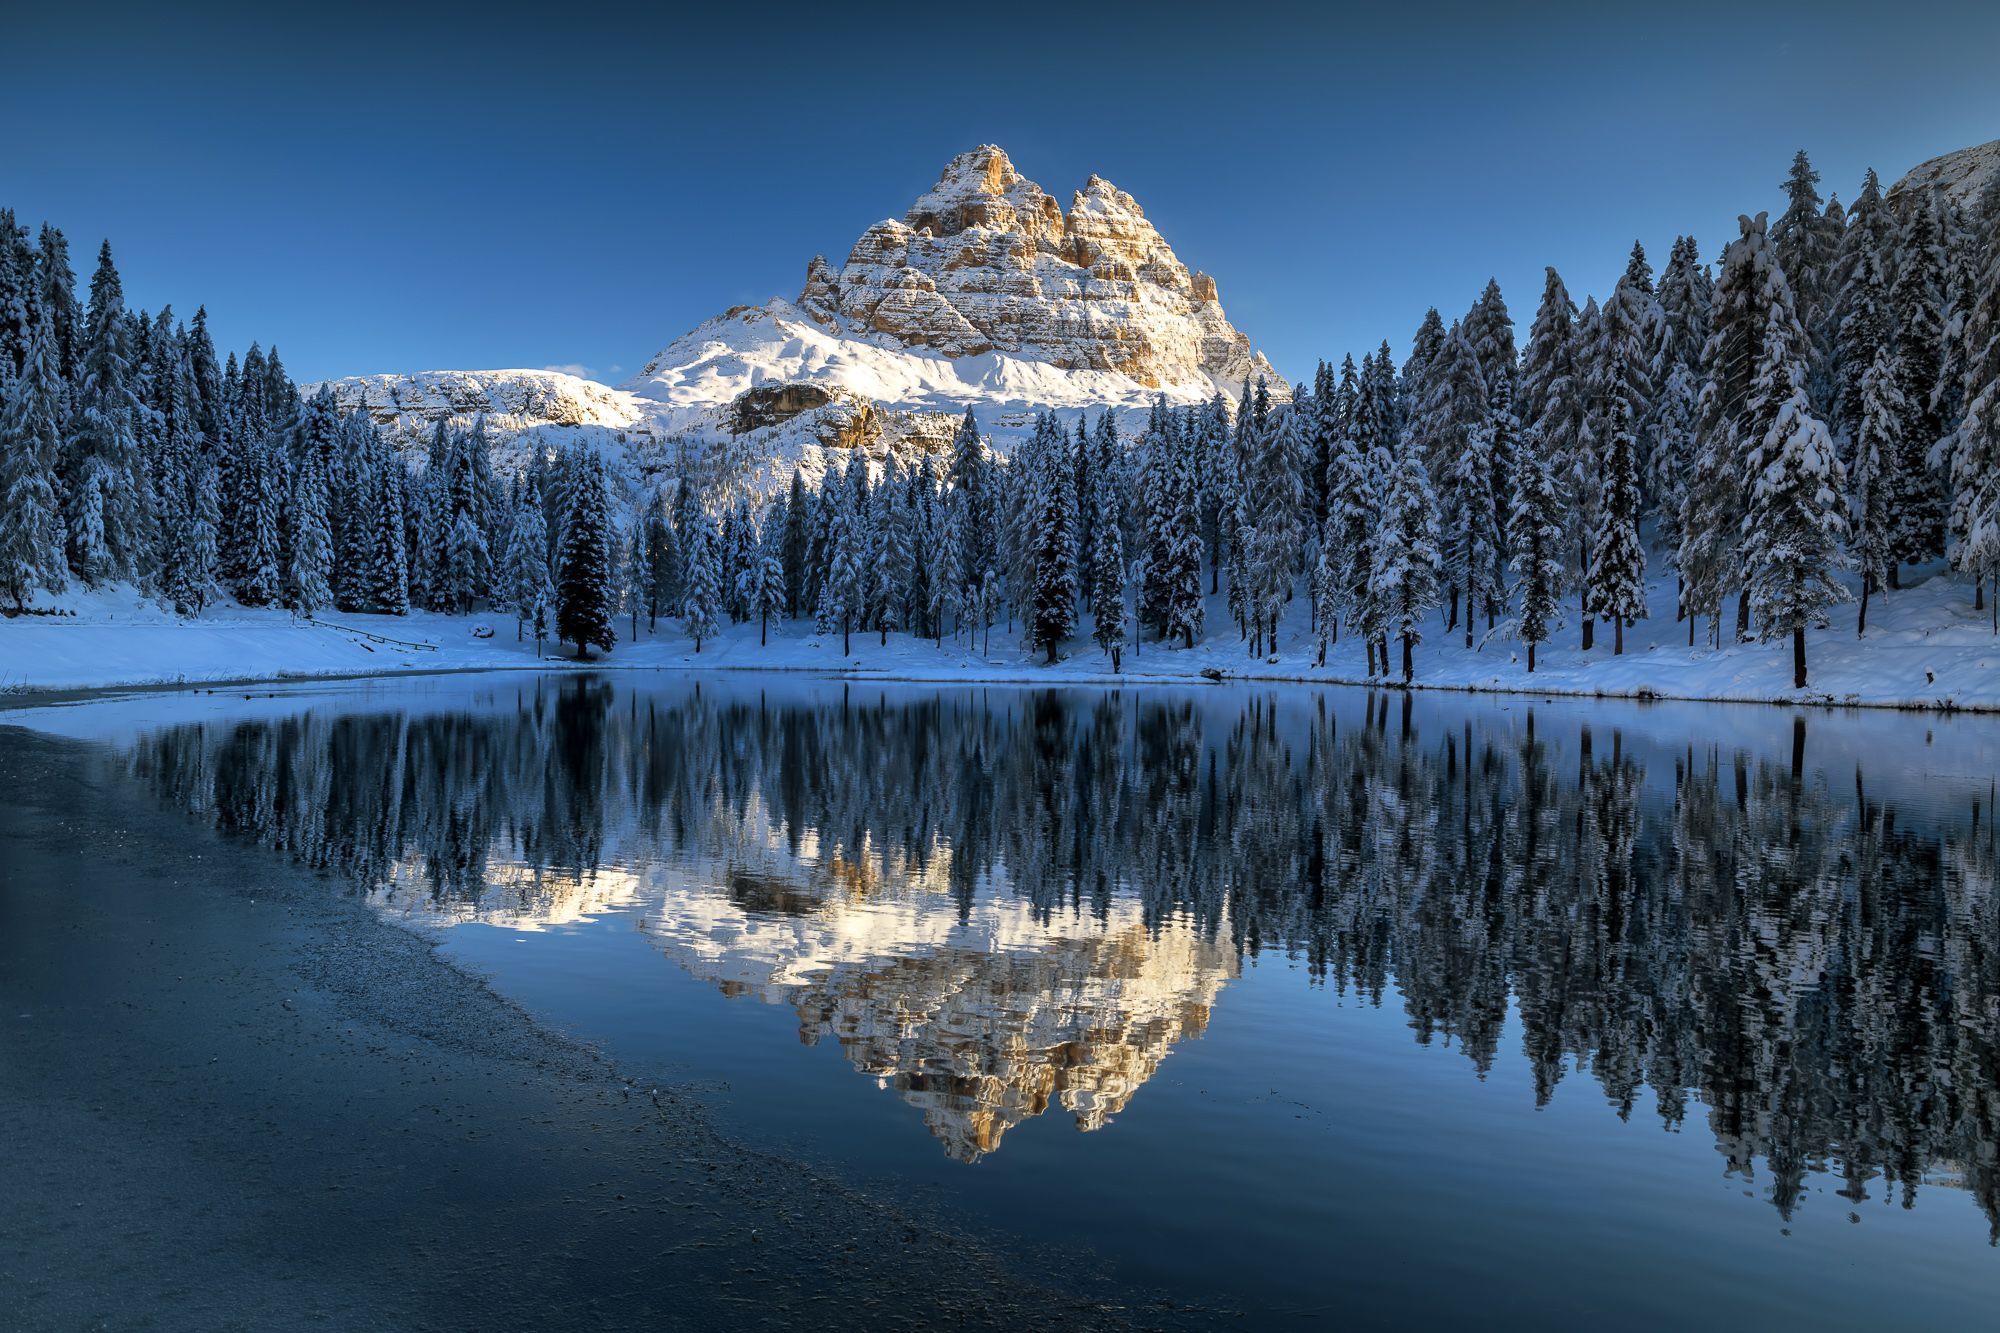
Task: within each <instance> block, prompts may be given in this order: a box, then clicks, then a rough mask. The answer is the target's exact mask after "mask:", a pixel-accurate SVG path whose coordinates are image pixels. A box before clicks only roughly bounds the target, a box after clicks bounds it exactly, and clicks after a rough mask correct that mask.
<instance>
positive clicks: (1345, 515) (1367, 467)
mask: <svg viewBox="0 0 2000 1333" xmlns="http://www.w3.org/2000/svg"><path fill="white" fill-rule="evenodd" d="M1350 364H1352V363H1351V361H1350ZM1352 424H1354V423H1353V422H1352V421H1350V425H1352ZM1326 492H1327V526H1326V536H1325V538H1324V540H1323V541H1322V542H1321V544H1320V545H1321V554H1322V556H1323V557H1325V558H1326V559H1327V560H1328V561H1329V562H1330V563H1331V564H1332V566H1333V570H1334V591H1333V602H1332V604H1331V605H1330V606H1326V605H1322V606H1321V607H1320V608H1319V609H1318V612H1317V615H1316V617H1315V618H1316V621H1317V623H1318V625H1319V632H1320V633H1321V634H1322V635H1324V636H1325V637H1326V639H1327V641H1328V642H1329V643H1337V642H1339V639H1340V617H1341V616H1343V615H1344V616H1347V617H1348V618H1349V619H1352V618H1353V617H1355V616H1357V615H1359V614H1360V612H1361V609H1362V607H1363V606H1364V605H1365V604H1366V603H1367V600H1368V587H1369V584H1370V583H1371V582H1372V581H1373V572H1372V564H1371V556H1372V554H1373V550H1374V545H1373V543H1374V534H1375V522H1376V495H1375V473H1374V469H1373V467H1372V466H1371V463H1370V460H1369V458H1368V455H1367V453H1366V452H1365V451H1364V450H1363V449H1362V447H1361V444H1360V443H1359V441H1357V440H1355V439H1354V438H1353V437H1352V436H1351V435H1350V436H1349V437H1348V438H1345V439H1342V440H1340V441H1339V442H1337V443H1336V444H1335V445H1334V448H1333V453H1332V455H1331V457H1329V458H1328V460H1327V483H1326ZM1371 653H1372V645H1371Z"/></svg>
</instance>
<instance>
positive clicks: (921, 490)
mask: <svg viewBox="0 0 2000 1333" xmlns="http://www.w3.org/2000/svg"><path fill="white" fill-rule="evenodd" d="M903 494H904V498H903V503H904V506H905V507H906V508H907V509H908V510H909V514H910V572H909V580H908V592H907V595H906V597H905V599H904V605H905V606H906V607H907V608H908V610H907V612H906V614H905V617H904V618H905V619H906V620H907V621H908V623H909V627H910V632H911V633H913V634H915V635H916V636H917V637H919V638H932V637H936V636H938V635H939V634H941V633H942V631H941V630H938V629H936V628H934V625H935V622H934V621H933V620H932V618H931V614H932V608H933V606H934V605H935V603H936V600H937V583H938V570H937V559H938V479H937V469H936V468H935V466H933V464H932V462H931V455H929V454H925V455H924V456H923V459H922V461H921V462H919V463H918V465H917V466H916V467H914V468H912V469H910V471H909V482H908V484H907V485H906V486H905V488H904V493H903Z"/></svg>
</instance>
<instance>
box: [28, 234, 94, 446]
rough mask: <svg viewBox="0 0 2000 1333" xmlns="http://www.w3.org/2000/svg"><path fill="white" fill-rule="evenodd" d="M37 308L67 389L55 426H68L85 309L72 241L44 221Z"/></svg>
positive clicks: (56, 371)
mask: <svg viewBox="0 0 2000 1333" xmlns="http://www.w3.org/2000/svg"><path fill="white" fill-rule="evenodd" d="M34 282H35V288H36V291H35V308H36V315H37V317H38V318H39V319H40V320H41V321H42V322H44V323H46V324H47V325H48V326H49V339H50V341H49V355H50V357H51V358H52V360H53V364H52V365H51V370H52V371H53V372H54V374H55V376H56V378H57V380H59V381H60V382H61V383H62V385H63V388H64V390H65V393H64V396H63V403H62V405H61V410H60V412H59V415H58V418H57V421H56V425H57V427H58V429H63V428H66V427H67V425H68V407H69V403H68V393H67V390H68V388H69V386H71V385H73V384H75V383H76V382H77V380H78V379H79V378H80V375H79V366H80V365H81V353H82V344H83V308H82V307H81V306H79V305H78V304H77V301H76V274H75V273H74V272H73V271H72V270H71V268H70V263H69V241H68V239H67V238H66V237H64V235H63V234H62V229H61V228H59V227H51V226H50V225H49V224H48V223H46V222H44V223H43V224H42V232H41V236H40V238H39V239H38V241H37V243H36V246H35V270H34Z"/></svg>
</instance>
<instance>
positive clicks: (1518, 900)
mask: <svg viewBox="0 0 2000 1333" xmlns="http://www.w3.org/2000/svg"><path fill="white" fill-rule="evenodd" d="M227 707H228V708H229V709H230V710H231V711H226V712H225V711H221V709H219V708H217V707H216V705H215V704H214V703H208V704H204V703H202V702H199V701H191V700H181V701H173V700H163V699H162V698H161V697H159V696H154V697H152V698H150V699H148V700H145V701H140V702H138V703H136V704H135V703H130V702H128V703H125V704H119V703H116V702H112V703H105V704H87V705H82V706H79V707H77V708H72V709H68V710H61V716H60V717H59V718H58V723H59V725H58V729H69V730H75V731H78V732H79V733H80V734H82V733H87V734H92V735H94V736H96V738H98V739H100V740H108V741H110V742H111V745H112V749H113V752H114V753H115V754H116V755H117V757H118V761H119V763H120V764H121V765H122V766H123V767H124V768H125V769H126V770H127V771H129V772H130V773H131V774H133V775H134V776H135V777H136V778H137V779H138V780H139V781H140V782H141V783H142V784H144V785H145V786H146V787H147V788H149V789H150V790H151V791H152V792H153V793H154V794H155V795H156V796H158V797H161V798H164V799H166V800H168V801H170V802H172V803H174V804H177V805H180V806H182V807H184V808H186V809H188V810H189V811H191V812H192V813H193V814H194V815H195V816H196V817H198V818H200V819H202V820H205V821H212V822H214V823H215V824H217V825H219V826H221V827H222V828H224V829H225V830H228V831H230V832H231V833H233V834H235V835H238V836H247V837H252V838H255V839H258V840H260V841H262V842H264V843H267V844H269V845H270V846H271V847H272V848H273V849H274V851H275V852H277V853H280V854H285V855H289V856H292V857H295V858H298V859H300V860H303V861H305V862H307V863H310V864H312V865H315V866H320V867H324V868H327V869H329V870H332V871H334V872H336V875H337V879H336V882H337V883H338V884H341V885H343V886H346V887H349V888H351V890H352V891H355V892H359V893H362V894H365V895H366V897H367V900H368V901H369V902H370V903H371V904H372V905H373V906H374V908H375V909H376V910H378V911H379V912H381V913H382V914H384V915H386V916H389V917H391V918H394V919H397V920H399V921H403V922H406V923H408V924H411V925H414V926H416V927H418V928H420V929H425V930H430V931H434V932H436V933H438V935H439V936H440V938H441V940H442V948H443V950H444V952H445V953H446V955H447V956H448V957H450V958H452V959H453V960H455V961H457V962H460V963H462V964H464V965H465V966H467V967H469V968H471V969H474V970H476V971H478V972H481V973H483V974H485V975H487V976H489V977H490V978H491V979H492V981H493V984H494V985H495V987H496V988H497V989H498V990H499V991H501V992H502V993H503V994H505V995H507V996H509V997H511V998H513V999H514V1000H516V1001H518V1002H519V1003H520V1004H522V1005H523V1006H524V1007H525V1008H526V1009H528V1010H529V1011H530V1012H531V1013H533V1014H534V1015H536V1016H537V1017H538V1018H540V1019H541V1020H543V1021H545V1022H547V1023H550V1024H551V1025H553V1026H556V1027H559V1028H562V1029H565V1030H568V1031H571V1032H573V1033H575V1034H576V1035H578V1036H579V1037H581V1038H583V1039H585V1040H588V1041H590V1042H593V1043H595V1044H598V1045H600V1046H601V1047H603V1048H604V1049H605V1050H606V1051H608V1052H609V1053H610V1054H612V1055H613V1056H614V1057H616V1058H617V1059H619V1060H620V1061H621V1062H622V1063H623V1064H624V1065H625V1066H626V1067H627V1069H628V1070H630V1071H632V1072H634V1073H635V1074H636V1075H638V1076H640V1077H645V1078H651V1079H659V1080H674V1081H676V1082H682V1083H691V1084H693V1085H695V1086H696V1087H698V1088H699V1089H701V1090H703V1092H704V1094H705V1095H706V1096H707V1097H708V1098H709V1099H710V1100H711V1101H712V1102H714V1103H715V1104H716V1105H717V1107H718V1108H719V1114H720V1117H721V1119H722V1121H723V1124H724V1125H725V1127H726V1128H728V1129H730V1130H731V1131H732V1132H735V1133H738V1134H741V1135H743V1136H744V1137H746V1138H749V1139H751V1140H753V1141H755V1142H758V1143H759V1144H760V1145H762V1146H770V1147H777V1148H781V1149H784V1150H788V1151H790V1152H793V1153H795V1154H798V1155H800V1156H803V1157H805V1158H807V1159H809V1160H812V1161H815V1162H818V1163H821V1164H824V1165H826V1166H829V1167H831V1168H833V1169H835V1170H836V1171H838V1172H840V1173H841V1174H843V1175H845V1176H847V1177H849V1178H851V1179H855V1180H858V1181H860V1182H863V1183H866V1184H870V1185H874V1186H877V1187H880V1188H885V1189H888V1190H891V1191H894V1192H896V1193H897V1194H899V1195H901V1196H904V1197H908V1198H911V1199H914V1200H916V1201H917V1202H918V1205H919V1206H921V1207H925V1208H928V1209H931V1210H934V1211H936V1212H938V1213H941V1214H944V1215H947V1216H950V1217H953V1218H956V1219H959V1220H961V1221H962V1222H964V1223H965V1224H967V1225H969V1226H972V1227H975V1228H977V1229H981V1230H983V1231H988V1232H991V1233H994V1234H997V1235H999V1236H1001V1237H1003V1238H1010V1239H1009V1241H1008V1243H1009V1244H1011V1245H1012V1246H1013V1247H1014V1248H1015V1250H1016V1252H1017V1253H1018V1254H1019V1255H1021V1256H1022V1262H1023V1264H1024V1265H1032V1264H1033V1262H1034V1259H1035V1256H1036V1255H1037V1254H1046V1253H1049V1252H1051V1251H1062V1252H1067V1253H1070V1254H1079V1253H1083V1254H1088V1255H1089V1256H1091V1259H1090V1262H1092V1263H1093V1264H1095V1265H1098V1266H1101V1267H1102V1268H1103V1269H1104V1270H1105V1271H1107V1272H1109V1273H1111V1274H1113V1275H1114V1276H1116V1277H1117V1278H1118V1279H1121V1280H1123V1281H1125V1282H1129V1283H1130V1284H1132V1286H1133V1287H1135V1288H1137V1289H1140V1290H1152V1291H1164V1292H1166V1293H1168V1294H1169V1295H1171V1296H1173V1297H1176V1298H1181V1299H1186V1300H1191V1301H1198V1302H1206V1303H1211V1304H1215V1305H1219V1306H1222V1307H1225V1308H1228V1309H1234V1310H1239V1311H1242V1312H1243V1313H1244V1315H1245V1316H1246V1320H1245V1326H1252V1327H1299V1328H1312V1327H1323V1326H1328V1325H1332V1324H1356V1325H1370V1324H1403V1325H1409V1324H1416V1325H1425V1324H1432V1325H1435V1324H1442V1323H1454V1322H1465V1323H1472V1322H1478V1323H1480V1324H1482V1325H1486V1326H1530V1325H1538V1326H1546V1325H1550V1324H1554V1325H1560V1326H1579V1325H1585V1324H1595V1323H1598V1322H1600V1321H1606V1320H1610V1319H1618V1320H1620V1321H1622V1322H1623V1323H1625V1324H1626V1325H1628V1326H1635V1327H1636V1326H1649V1327H1650V1326H1668V1327H1671V1326H1682V1325H1686V1324H1689V1323H1691V1322H1700V1323H1703V1324H1706V1325H1710V1326H1718V1327H1744V1326H1761V1327H1787V1326H1800V1325H1806V1324H1813V1325H1818V1326H1821V1327H1857V1328H1859V1327H1868V1328H1878V1329H1879V1328H1898V1329H1900V1328H1914V1327H1968V1326H1984V1325H1985V1322H1986V1321H1988V1320H1990V1319H1991V1318H1992V1316H1993V1310H1994V1302H1995V1299H1996V1297H2000V1250H1996V1249H1995V1247H1994V1243H1995V1237H1996V1226H2000V885H1996V870H2000V841H1996V836H1995V830H1994V826H1993V818H1992V801H1993V796H1994V787H1995V779H1996V775H2000V721H1996V720H1994V719H1980V718H1957V719H1948V718H1947V719H1938V718H1924V717H1915V716H1906V715H1892V714H1881V713H1848V714H1831V713H1828V714H1817V713H1816V714H1809V715H1794V714H1792V713H1790V712H1787V711H1784V710H1779V709H1758V708H1742V707H1736V708H1731V707H1702V706H1686V705H1651V706H1646V705H1634V704H1617V705H1613V704H1605V703H1590V702H1555V701H1528V700H1496V699H1491V698H1471V697H1465V696H1450V695H1440V696H1435V697H1426V696H1416V697H1410V696H1403V695H1396V694H1372V693H1368V692H1364V691H1352V690H1346V691H1343V690H1334V691H1315V690H1309V689H1304V688H1274V689H1250V688H1236V687H1228V688H1224V687H1213V688H1206V689H1192V690H1182V689H1167V688H1143V689H1130V690H1123V691H1099V690H1083V689H1076V690H1054V691H1051V690H1037V689H1026V688H1020V689H1010V688H994V687H964V686H957V687H935V686H923V685H908V684H896V685H874V684H871V685H862V684H851V685H850V684H843V683H840V682H823V681H810V680H802V679H797V678H783V679H773V678H762V679H760V678H755V677H742V678H736V679H728V678H718V679H711V680H706V681H702V682H700V683H699V684H679V683H673V684H662V683H659V681H658V679H657V678H653V677H644V676H628V677H618V676H601V677H577V676H557V677H538V676H520V677H514V676H508V677H483V678H458V679H452V680H436V681H409V682H387V683H383V682H378V683H373V684H369V685H365V686H341V687H317V688H306V689H302V690H300V691H297V692H295V693H287V694H281V695H280V696H278V697H276V698H265V699H259V700H256V701H254V702H249V703H245V702H242V701H240V700H238V701H234V702H232V703H230V704H228V705H227ZM121 709H122V710H123V711H120V710H121ZM204 709H206V711H203V710H204ZM93 710H95V712H94V713H93ZM177 710H180V711H179V712H178V713H177ZM243 710H251V711H248V712H246V711H243ZM177 716H178V717H180V718H181V719H182V720H175V719H176V717H177Z"/></svg>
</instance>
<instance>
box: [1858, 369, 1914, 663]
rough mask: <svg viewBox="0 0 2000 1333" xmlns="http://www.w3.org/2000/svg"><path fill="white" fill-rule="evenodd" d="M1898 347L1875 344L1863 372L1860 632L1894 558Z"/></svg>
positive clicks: (1899, 441) (1899, 433) (1899, 430)
mask: <svg viewBox="0 0 2000 1333" xmlns="http://www.w3.org/2000/svg"><path fill="white" fill-rule="evenodd" d="M1896 380H1897V375H1896V360H1895V353H1893V352H1891V351H1890V350H1889V349H1888V348H1886V347H1878V348H1876V349H1875V364H1874V365H1872V366H1870V367H1869V368H1868V373H1867V374H1866V375H1864V376H1862V377H1861V415H1860V418H1859V420H1858V422H1857V424H1856V427H1855V431H1854V448H1853V460H1854V462H1853V466H1851V467H1850V468H1849V469H1848V484H1849V486H1850V487H1851V488H1852V493H1853V498H1852V500H1851V502H1850V504H1849V507H1848V509H1849V513H1850V515H1851V516H1852V520H1853V525H1852V528H1851V543H1850V546H1849V550H1850V553H1851V555H1852V556H1853V560H1854V569H1855V572H1856V573H1858V574H1859V575H1860V576H1861V612H1860V616H1859V618H1858V620H1857V623H1856V625H1855V633H1856V635H1864V634H1866V633H1867V632H1868V598H1869V596H1870V594H1872V593H1873V592H1874V591H1875V588H1876V585H1877V583H1878V582H1879V581H1880V580H1882V579H1886V578H1887V577H1888V575H1889V566H1890V565H1891V564H1892V563H1894V561H1895V558H1896V552H1895V545H1894V537H1895V521H1894V519H1893V517H1892V516H1891V514H1890V511H1889V505H1890V495H1889V487H1888V485H1887V483H1888V481H1889V479H1890V477H1891V476H1892V475H1893V474H1892V473H1891V472H1890V470H1889V469H1890V467H1891V464H1892V460H1894V459H1897V458H1900V457H1901V456H1902V449H1903V417H1904V415H1905V413H1904V405H1903V391H1902V390H1901V389H1900V388H1898V387H1897V385H1896Z"/></svg>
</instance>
